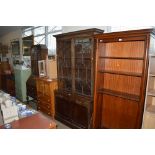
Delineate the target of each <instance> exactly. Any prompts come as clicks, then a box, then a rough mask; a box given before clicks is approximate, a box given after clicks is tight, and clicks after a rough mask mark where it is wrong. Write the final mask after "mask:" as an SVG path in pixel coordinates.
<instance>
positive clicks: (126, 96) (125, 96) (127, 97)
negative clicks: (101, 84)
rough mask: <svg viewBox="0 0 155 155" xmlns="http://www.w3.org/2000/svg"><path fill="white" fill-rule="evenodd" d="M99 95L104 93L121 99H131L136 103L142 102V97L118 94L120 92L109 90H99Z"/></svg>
mask: <svg viewBox="0 0 155 155" xmlns="http://www.w3.org/2000/svg"><path fill="white" fill-rule="evenodd" d="M98 93H103V94H107V95H112V96H116V97H121V98H125V99H129V100H134V101H139V100H140V97H139V96H138V95H133V94H128V93H123V92H118V91H114V90H109V89H99V90H98Z"/></svg>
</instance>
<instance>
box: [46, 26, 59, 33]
mask: <svg viewBox="0 0 155 155" xmlns="http://www.w3.org/2000/svg"><path fill="white" fill-rule="evenodd" d="M59 30H60V31H61V30H62V26H48V32H53V31H59Z"/></svg>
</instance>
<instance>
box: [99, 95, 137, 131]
mask: <svg viewBox="0 0 155 155" xmlns="http://www.w3.org/2000/svg"><path fill="white" fill-rule="evenodd" d="M137 116H138V102H136V101H131V100H127V99H122V98H119V97H114V96H110V95H103V101H102V118H101V128H114V129H116V128H136V120H137Z"/></svg>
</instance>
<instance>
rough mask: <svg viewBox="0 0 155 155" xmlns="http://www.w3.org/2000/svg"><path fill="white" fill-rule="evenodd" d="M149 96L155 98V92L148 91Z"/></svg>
mask: <svg viewBox="0 0 155 155" xmlns="http://www.w3.org/2000/svg"><path fill="white" fill-rule="evenodd" d="M147 95H149V96H153V97H155V90H148V94H147Z"/></svg>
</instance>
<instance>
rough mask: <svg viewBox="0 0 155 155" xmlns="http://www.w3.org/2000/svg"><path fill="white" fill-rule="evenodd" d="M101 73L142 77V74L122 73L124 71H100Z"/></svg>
mask: <svg viewBox="0 0 155 155" xmlns="http://www.w3.org/2000/svg"><path fill="white" fill-rule="evenodd" d="M98 72H99V73H110V74H118V75H127V76H138V77H141V76H142V73H132V72H122V71H109V70H99V71H98Z"/></svg>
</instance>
